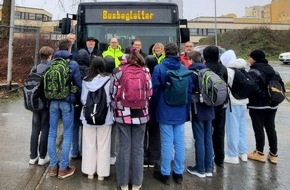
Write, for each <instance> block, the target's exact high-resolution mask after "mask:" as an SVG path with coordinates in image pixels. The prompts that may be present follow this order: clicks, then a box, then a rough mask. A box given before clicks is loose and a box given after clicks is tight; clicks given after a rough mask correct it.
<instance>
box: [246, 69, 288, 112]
mask: <svg viewBox="0 0 290 190" xmlns="http://www.w3.org/2000/svg"><path fill="white" fill-rule="evenodd" d="M251 71H253V72H255V73H256V74H257V75H258V76H260V75H261V74H262V72H261V71H260V70H257V69H252V70H251ZM268 77H269V76H267V78H268ZM266 87H267V93H268V96H269V102H270V104H271V105H273V106H277V105H279V104H280V103H282V102H283V101H284V100H285V97H286V96H285V91H286V90H285V86H284V82H283V81H282V78H281V76H280V74H279V73H278V72H277V71H275V74H274V75H272V76H270V77H269V79H268V83H267V84H266Z"/></svg>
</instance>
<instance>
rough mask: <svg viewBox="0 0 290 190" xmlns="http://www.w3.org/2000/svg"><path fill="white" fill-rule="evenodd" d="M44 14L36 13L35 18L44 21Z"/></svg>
mask: <svg viewBox="0 0 290 190" xmlns="http://www.w3.org/2000/svg"><path fill="white" fill-rule="evenodd" d="M42 16H43V15H42V14H35V20H41V21H42Z"/></svg>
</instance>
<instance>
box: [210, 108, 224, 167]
mask: <svg viewBox="0 0 290 190" xmlns="http://www.w3.org/2000/svg"><path fill="white" fill-rule="evenodd" d="M214 112H215V119H214V120H213V121H212V126H213V133H212V142H213V150H214V161H215V163H216V164H223V163H224V158H225V150H224V149H225V148H224V144H225V123H226V109H224V108H223V106H216V107H215V108H214Z"/></svg>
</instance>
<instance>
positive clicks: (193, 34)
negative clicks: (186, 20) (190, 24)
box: [189, 28, 198, 36]
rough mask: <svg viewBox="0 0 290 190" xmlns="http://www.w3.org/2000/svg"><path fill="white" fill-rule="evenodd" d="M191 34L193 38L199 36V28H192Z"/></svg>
mask: <svg viewBox="0 0 290 190" xmlns="http://www.w3.org/2000/svg"><path fill="white" fill-rule="evenodd" d="M189 33H190V35H191V36H197V35H198V29H197V28H190V29H189Z"/></svg>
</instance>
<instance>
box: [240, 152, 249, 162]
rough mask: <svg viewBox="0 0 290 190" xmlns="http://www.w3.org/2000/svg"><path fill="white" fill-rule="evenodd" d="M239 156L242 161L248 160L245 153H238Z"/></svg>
mask: <svg viewBox="0 0 290 190" xmlns="http://www.w3.org/2000/svg"><path fill="white" fill-rule="evenodd" d="M239 158H240V159H241V160H242V161H243V162H247V161H248V155H247V154H246V153H244V154H240V155H239Z"/></svg>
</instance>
